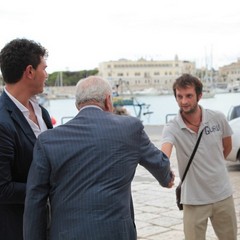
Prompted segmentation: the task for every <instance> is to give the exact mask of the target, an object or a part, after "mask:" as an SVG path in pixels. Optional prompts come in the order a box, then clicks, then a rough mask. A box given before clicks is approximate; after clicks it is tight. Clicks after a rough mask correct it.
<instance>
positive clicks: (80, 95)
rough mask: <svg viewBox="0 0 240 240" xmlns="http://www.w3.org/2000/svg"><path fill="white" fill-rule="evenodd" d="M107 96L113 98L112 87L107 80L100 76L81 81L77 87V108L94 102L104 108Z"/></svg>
mask: <svg viewBox="0 0 240 240" xmlns="http://www.w3.org/2000/svg"><path fill="white" fill-rule="evenodd" d="M106 95H110V96H111V97H112V87H111V85H110V83H109V82H108V81H107V80H105V79H103V78H101V77H98V76H89V77H87V78H84V79H81V80H79V81H78V83H77V85H76V95H75V97H76V101H75V104H76V107H77V108H78V106H79V105H80V104H85V103H88V102H92V101H94V102H97V103H98V104H99V105H100V106H101V107H102V108H104V104H105V99H106Z"/></svg>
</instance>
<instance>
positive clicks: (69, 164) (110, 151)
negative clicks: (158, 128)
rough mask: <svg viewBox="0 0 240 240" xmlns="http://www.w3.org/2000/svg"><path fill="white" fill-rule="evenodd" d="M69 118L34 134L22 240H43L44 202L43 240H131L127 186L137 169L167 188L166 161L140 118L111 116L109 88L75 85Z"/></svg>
mask: <svg viewBox="0 0 240 240" xmlns="http://www.w3.org/2000/svg"><path fill="white" fill-rule="evenodd" d="M76 89H77V91H76V106H77V108H78V110H79V113H78V114H77V116H76V117H75V118H73V119H72V120H70V121H69V122H67V123H66V124H64V125H61V126H58V127H56V128H55V129H53V130H49V131H47V132H45V133H42V134H41V135H40V136H39V138H38V140H37V142H36V145H35V148H34V158H33V162H32V165H31V168H30V172H29V177H28V182H27V195H26V202H25V212H24V237H25V238H24V239H25V240H44V239H45V233H46V211H45V205H46V202H47V199H48V197H49V199H50V204H51V216H52V222H51V226H50V240H60V239H66V240H74V239H76V240H136V238H137V234H136V228H135V223H134V215H133V205H132V196H131V182H132V180H133V177H134V174H135V170H136V167H137V166H138V164H140V165H142V166H143V167H145V168H146V169H147V170H148V171H149V172H150V173H151V174H152V175H153V176H154V177H155V178H156V179H157V181H158V182H159V183H160V184H161V185H162V186H163V187H169V188H170V187H172V186H173V183H174V174H173V173H172V172H171V170H170V163H169V159H168V158H167V157H166V155H164V154H163V153H162V152H161V151H160V150H159V149H157V148H156V147H155V146H154V145H153V144H152V143H151V141H150V140H149V138H148V136H147V135H146V133H145V131H144V130H143V125H142V123H141V121H140V120H138V119H137V118H135V117H131V116H119V115H116V114H113V113H112V110H113V106H112V88H111V85H110V84H109V83H108V82H107V81H105V80H103V79H102V78H99V77H94V76H91V77H88V78H86V79H84V80H80V81H79V83H78V84H77V87H76Z"/></svg>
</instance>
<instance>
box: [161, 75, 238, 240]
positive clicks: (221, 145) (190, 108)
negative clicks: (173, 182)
mask: <svg viewBox="0 0 240 240" xmlns="http://www.w3.org/2000/svg"><path fill="white" fill-rule="evenodd" d="M173 92H174V95H175V98H176V101H177V103H178V105H179V108H180V109H179V113H178V115H177V116H176V117H175V118H174V119H173V120H172V121H170V122H169V123H167V124H166V126H165V127H164V129H163V135H162V148H161V150H162V151H163V152H164V153H165V154H166V155H167V156H168V157H170V156H171V153H172V149H173V146H174V147H175V149H176V155H177V161H178V169H179V176H180V178H182V177H183V174H184V171H185V169H186V166H187V164H188V161H189V158H190V156H191V153H192V151H193V148H194V146H195V144H196V141H197V139H198V136H199V135H200V133H201V131H202V130H203V134H202V138H201V141H200V143H199V146H198V149H197V151H196V154H195V156H194V158H193V160H192V163H191V165H190V168H189V170H188V172H187V175H186V178H185V180H184V182H183V183H182V192H181V201H182V204H183V222H184V234H185V239H186V240H204V239H206V230H207V223H208V219H210V220H211V223H212V226H213V229H214V231H215V233H216V235H217V237H218V239H219V240H226V239H228V240H236V239H237V223H236V222H237V221H236V213H235V207H234V202H233V197H232V194H233V191H232V188H231V185H230V182H229V177H228V172H227V168H226V165H225V158H226V157H227V155H228V154H229V153H230V151H231V148H232V141H231V135H232V130H231V128H230V126H229V124H228V122H227V120H226V118H225V116H224V114H222V113H221V112H217V111H213V110H209V109H204V108H203V107H202V106H200V105H199V104H198V102H199V100H200V99H201V97H202V83H201V81H200V80H199V79H198V78H196V77H194V76H192V75H189V74H183V75H182V76H181V77H179V78H178V79H176V81H175V82H174V84H173Z"/></svg>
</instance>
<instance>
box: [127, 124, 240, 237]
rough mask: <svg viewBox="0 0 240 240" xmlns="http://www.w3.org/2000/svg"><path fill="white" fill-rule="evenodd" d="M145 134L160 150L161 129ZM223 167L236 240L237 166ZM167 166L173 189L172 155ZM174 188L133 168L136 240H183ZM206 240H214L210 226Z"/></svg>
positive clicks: (151, 128) (150, 128)
mask: <svg viewBox="0 0 240 240" xmlns="http://www.w3.org/2000/svg"><path fill="white" fill-rule="evenodd" d="M145 130H146V132H147V133H148V135H149V136H150V139H151V140H152V141H153V142H154V144H155V145H156V146H157V147H160V140H161V132H162V125H159V126H145ZM226 164H227V168H228V171H229V176H230V180H231V183H232V185H233V189H234V200H235V206H236V213H237V220H238V239H239V240H240V184H239V180H240V163H230V162H227V163H226ZM171 165H172V169H173V171H174V172H175V174H176V180H175V187H176V186H177V184H178V182H179V177H178V170H177V162H176V156H175V152H173V154H172V157H171ZM175 187H173V188H172V189H166V188H162V187H161V186H160V185H159V184H158V183H157V181H156V180H155V179H154V178H153V177H152V176H151V175H150V174H149V173H148V172H147V170H146V169H145V168H143V167H141V166H139V167H138V168H137V171H136V175H135V178H134V181H133V184H132V192H133V201H134V207H135V221H136V226H137V231H138V240H184V235H183V224H182V217H183V212H182V211H179V210H178V208H177V206H176V203H175ZM206 240H217V238H216V236H215V234H214V232H213V229H212V226H211V224H210V223H209V226H208V230H207V237H206ZM226 240H228V239H226Z"/></svg>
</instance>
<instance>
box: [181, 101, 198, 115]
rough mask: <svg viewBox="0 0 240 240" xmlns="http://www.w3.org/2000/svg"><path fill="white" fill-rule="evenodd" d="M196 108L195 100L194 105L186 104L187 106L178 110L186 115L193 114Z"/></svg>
mask: <svg viewBox="0 0 240 240" xmlns="http://www.w3.org/2000/svg"><path fill="white" fill-rule="evenodd" d="M197 109H198V102H196V103H195V104H194V105H192V106H188V107H182V106H181V107H180V110H181V112H182V113H184V114H186V115H188V114H193V113H195V112H197Z"/></svg>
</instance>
